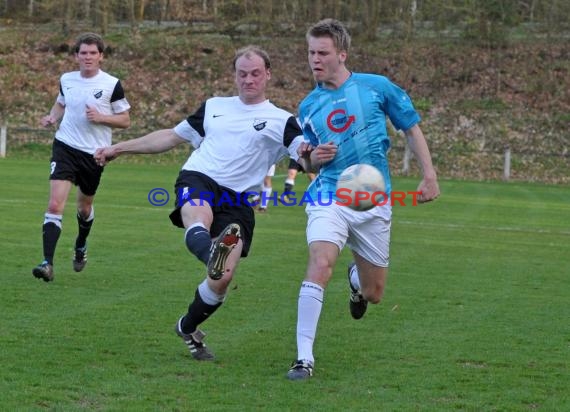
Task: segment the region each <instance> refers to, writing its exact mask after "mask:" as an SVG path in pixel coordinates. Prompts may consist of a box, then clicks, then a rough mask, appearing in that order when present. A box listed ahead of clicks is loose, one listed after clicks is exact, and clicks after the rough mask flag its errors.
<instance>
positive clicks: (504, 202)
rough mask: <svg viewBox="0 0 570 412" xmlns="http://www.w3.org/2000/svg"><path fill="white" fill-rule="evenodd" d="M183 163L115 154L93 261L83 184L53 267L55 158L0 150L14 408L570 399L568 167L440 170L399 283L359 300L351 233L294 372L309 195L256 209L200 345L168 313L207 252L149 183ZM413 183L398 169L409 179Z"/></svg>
mask: <svg viewBox="0 0 570 412" xmlns="http://www.w3.org/2000/svg"><path fill="white" fill-rule="evenodd" d="M178 169H179V164H152V165H142V164H128V163H119V164H113V165H111V166H110V167H109V168H108V169H107V170H106V171H105V174H104V177H103V183H102V186H101V188H100V192H99V194H98V198H97V202H96V216H97V217H96V223H95V225H94V228H93V231H92V234H91V237H90V246H89V264H88V265H87V267H86V269H85V271H84V272H82V273H80V274H76V273H74V272H73V271H72V269H71V261H70V260H71V254H72V245H73V241H74V237H75V232H76V223H75V218H74V212H73V209H74V207H73V204H72V203H70V204H68V207H67V211H66V214H65V218H64V230H63V232H62V236H61V238H60V242H59V245H58V250H57V254H56V261H55V264H56V266H55V270H56V272H55V276H56V278H55V281H54V282H53V283H50V284H46V283H44V282H42V281H39V280H36V279H34V278H33V276H32V275H31V268H32V267H33V266H34V265H36V264H37V263H38V262H39V260H40V259H41V223H42V221H43V213H44V209H45V206H46V203H47V189H48V181H47V174H48V162H47V160H43V161H39V160H14V159H2V160H1V161H0V176H1V178H2V185H1V186H0V216H1V217H2V218H1V220H0V229H1V230H0V233H1V237H0V246H1V256H2V265H1V268H2V272H1V273H2V281H3V282H2V284H3V287H2V290H1V292H0V302H1V307H2V321H1V325H2V327H1V328H0V360H1V365H2V366H1V367H0V393H1V394H2V395H1V398H2V406H1V407H0V409H2V410H7V411H8V410H34V411H40V410H56V411H76V410H101V411H141V410H149V411H158V410H171V411H176V410H178V411H187V410H213V411H226V410H227V411H236V410H276V411H286V410H290V411H301V410H318V411H321V410H322V411H331V410H335V411H337V410H338V411H347V410H351V411H365V410H367V411H368V410H381V411H450V410H457V411H526V410H541V411H567V410H570V399H569V395H568V394H569V392H568V388H569V387H570V371H569V361H568V360H569V359H570V329H569V327H570V323H569V319H570V304H569V303H570V301H569V296H570V283H569V282H568V279H569V278H568V276H569V274H570V273H569V272H568V270H569V269H568V268H569V265H568V262H569V261H568V251H569V249H568V245H569V244H570V219H569V216H570V189H569V188H568V187H563V186H546V185H539V184H522V183H517V184H508V183H472V182H463V181H442V182H441V187H442V192H443V194H442V196H441V198H440V199H439V200H437V201H436V202H434V203H432V204H428V205H422V206H419V207H412V206H409V205H408V206H406V207H396V208H395V209H394V218H393V231H392V247H391V251H392V259H391V273H390V277H389V282H388V287H387V290H386V294H385V299H384V301H383V302H382V303H381V304H380V305H378V306H372V307H370V308H369V312H368V313H367V314H366V316H365V317H364V319H363V320H361V321H353V320H352V319H351V318H350V315H349V313H348V301H347V300H348V292H347V285H346V277H345V267H346V263H348V260H349V253H348V251H344V252H343V254H342V255H341V257H340V260H339V264H338V266H337V268H336V270H335V275H334V277H333V280H332V281H331V284H330V285H329V287H328V289H327V292H326V299H325V305H324V308H323V312H322V316H321V322H320V324H319V331H318V336H317V341H316V344H315V354H316V358H317V362H316V369H315V376H314V378H313V379H312V380H311V381H309V382H289V381H287V380H286V379H285V373H286V370H287V367H288V365H289V363H290V362H291V361H292V360H293V359H294V358H295V356H296V347H295V326H296V316H297V313H296V311H297V294H298V291H299V285H300V282H301V280H302V278H303V273H304V268H305V264H306V259H307V247H306V244H305V233H304V227H305V214H304V211H303V209H302V208H299V207H283V206H278V207H270V209H269V212H268V213H267V214H266V215H258V218H257V226H256V235H255V239H254V243H253V247H252V250H251V255H250V257H248V258H247V259H245V260H243V261H242V262H241V264H240V267H239V269H238V273H237V275H236V279H235V280H236V281H235V284H234V289H233V290H231V293H230V295H229V297H228V299H227V301H226V304H224V306H222V308H221V309H220V310H219V311H218V312H217V313H216V314H215V315H214V316H213V317H212V318H211V319H210V320H208V321H207V322H206V323H205V324H204V325H203V329H204V330H205V331H206V332H207V333H208V337H207V343H208V344H209V346H210V347H211V348H212V350H213V351H215V353H216V355H217V358H218V360H217V361H216V362H214V363H198V362H195V361H193V360H191V358H190V356H189V354H188V353H187V349H186V348H185V347H184V345H183V344H182V342H181V341H180V339H179V338H178V337H176V336H175V335H174V333H173V331H172V328H173V325H174V323H175V321H176V319H177V318H178V316H180V315H181V314H182V313H183V312H185V310H186V307H187V305H188V302H189V300H190V299H191V298H192V296H193V293H194V290H195V287H196V285H197V284H198V282H200V281H201V279H202V278H203V272H204V270H203V268H202V267H201V265H200V264H199V263H198V262H197V260H196V259H195V258H193V257H192V256H191V255H190V254H189V253H188V252H187V251H186V249H185V246H184V243H183V241H182V234H183V232H182V231H181V230H180V229H176V228H175V227H173V226H172V225H171V224H170V222H169V220H168V213H169V212H170V206H165V207H153V206H151V205H150V204H149V203H148V200H147V194H148V192H149V190H150V189H152V188H154V187H164V188H167V189H169V190H171V188H172V185H173V183H174V180H175V177H176V175H177V172H178ZM298 179H299V180H298V185H299V187H300V185H301V184H304V183H305V178H304V177H303V176H300V177H299V178H298ZM416 184H417V182H416V181H415V180H414V179H396V181H395V189H396V190H412V189H414V188H415V185H416ZM275 188H276V189H278V190H281V188H282V178H281V179H280V178H278V179H276V182H275ZM70 199H74V197H73V196H72V197H70ZM171 203H172V201H171Z"/></svg>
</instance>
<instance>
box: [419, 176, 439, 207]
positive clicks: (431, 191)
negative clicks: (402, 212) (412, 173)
mask: <svg viewBox="0 0 570 412" xmlns="http://www.w3.org/2000/svg"><path fill="white" fill-rule="evenodd" d="M418 192H420V195H419V196H418V202H420V203H426V202H431V201H432V200H435V199H437V198H438V197H439V194H440V192H439V184H438V183H437V178H425V177H424V179H423V180H422V181H421V182H420V184H419V186H418Z"/></svg>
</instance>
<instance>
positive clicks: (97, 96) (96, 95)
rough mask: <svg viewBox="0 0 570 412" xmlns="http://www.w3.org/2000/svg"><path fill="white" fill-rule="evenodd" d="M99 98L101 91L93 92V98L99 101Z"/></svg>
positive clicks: (101, 94)
mask: <svg viewBox="0 0 570 412" xmlns="http://www.w3.org/2000/svg"><path fill="white" fill-rule="evenodd" d="M101 96H103V90H94V91H93V97H95V98H96V99H100V98H101Z"/></svg>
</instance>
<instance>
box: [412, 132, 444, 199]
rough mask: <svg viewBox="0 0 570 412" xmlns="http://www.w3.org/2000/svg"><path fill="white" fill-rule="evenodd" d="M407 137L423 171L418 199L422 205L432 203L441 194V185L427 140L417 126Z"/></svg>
mask: <svg viewBox="0 0 570 412" xmlns="http://www.w3.org/2000/svg"><path fill="white" fill-rule="evenodd" d="M406 137H407V139H408V144H409V146H410V149H411V150H412V152H413V153H414V156H415V157H416V159H417V160H418V162H419V165H420V168H421V170H422V175H423V179H422V181H421V182H420V184H419V186H418V191H419V192H421V195H420V196H419V197H418V201H419V202H420V203H425V202H430V201H432V200H434V199H436V198H437V197H438V196H439V194H440V192H439V184H438V183H437V174H436V172H435V169H434V167H433V164H432V161H431V154H430V152H429V148H428V145H427V142H426V139H425V136H424V134H423V132H422V130H421V129H420V127H419V126H418V125H417V124H416V125H414V126H412V127H411V128H410V129H408V130H406Z"/></svg>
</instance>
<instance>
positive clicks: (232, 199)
mask: <svg viewBox="0 0 570 412" xmlns="http://www.w3.org/2000/svg"><path fill="white" fill-rule="evenodd" d="M233 67H234V71H235V84H236V87H237V89H238V96H232V97H212V98H210V99H208V100H206V102H204V103H203V104H202V105H201V106H200V107H199V108H198V110H197V111H196V112H195V113H194V114H192V115H190V116H189V117H188V118H187V119H185V120H183V121H182V122H180V123H179V124H178V125H177V126H176V127H174V128H173V129H164V130H159V131H155V132H152V133H150V134H148V135H146V136H143V137H140V138H137V139H132V140H128V141H124V142H120V143H118V144H115V145H113V146H111V147H107V148H102V149H100V150H98V151H97V153H96V154H95V158H96V159H97V161H98V162H99V163H100V164H105V163H106V162H107V161H108V160H111V159H113V158H115V157H117V156H119V155H123V154H129V153H130V154H134V153H160V152H164V151H167V150H169V149H171V148H173V147H174V146H176V145H178V144H181V143H189V144H191V145H192V146H193V147H194V148H195V150H194V151H192V153H191V155H190V157H189V158H188V160H187V161H186V163H185V164H184V165H183V166H182V170H181V171H180V173H179V175H178V179H177V180H176V183H175V189H176V195H177V199H176V208H175V210H174V211H173V212H172V213H171V215H170V219H171V221H172V223H173V224H174V225H176V226H178V227H181V228H184V229H185V232H184V242H185V244H186V247H187V248H188V250H189V251H190V253H192V254H193V255H195V256H196V257H197V258H198V259H199V260H200V261H201V262H202V263H204V264H205V265H207V276H205V279H204V280H203V281H202V282H201V283H200V284H199V285H198V287H197V288H196V292H195V294H194V299H193V300H192V301H191V302H190V304H189V306H188V310H187V313H186V314H185V315H184V316H182V317H180V319H179V320H178V322H177V323H176V325H175V332H176V334H177V335H178V336H180V337H181V338H182V339H183V340H184V342H185V344H186V345H187V346H188V349H189V350H190V353H191V355H192V357H193V358H194V359H196V360H201V361H202V360H212V359H214V354H213V353H212V352H211V351H210V349H209V348H208V347H206V345H205V343H204V341H203V338H204V336H205V334H204V333H203V332H202V331H201V330H200V329H198V325H200V324H201V323H203V322H204V321H206V320H207V319H208V318H209V317H210V316H211V315H212V314H213V313H214V312H215V311H216V310H217V309H218V308H219V307H220V306H221V305H222V303H223V302H224V300H225V298H226V294H227V291H228V286H229V284H230V282H231V280H232V278H233V276H234V273H235V270H236V267H237V265H238V262H239V259H240V257H246V256H247V254H248V252H249V248H250V245H251V241H252V238H253V230H254V226H255V218H254V211H253V208H252V207H251V205H250V203H249V202H246V201H245V200H247V199H244V198H242V197H240V194H247V192H257V191H258V190H259V184H260V182H261V181H262V180H263V178H264V177H265V175H266V173H267V171H268V170H269V168H270V167H271V165H273V164H274V163H276V162H277V161H279V159H281V158H282V157H284V156H285V155H287V153H289V156H292V157H294V158H298V154H297V153H298V151H297V149H298V147H299V146H300V145H301V143H302V142H303V135H302V132H301V129H300V128H299V124H298V123H297V121H296V120H295V117H294V116H293V115H292V114H291V113H289V112H287V111H285V110H283V109H280V108H278V107H276V106H275V105H273V104H272V103H271V102H270V101H269V100H267V98H266V89H267V85H268V82H269V80H270V79H271V63H270V60H269V56H268V55H267V53H266V52H265V51H264V50H263V49H260V48H259V47H256V46H247V47H245V48H242V49H240V50H238V51H237V52H236V55H235V57H234V61H233ZM204 193H206V194H208V195H211V196H208V199H204V197H203V196H204Z"/></svg>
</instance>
